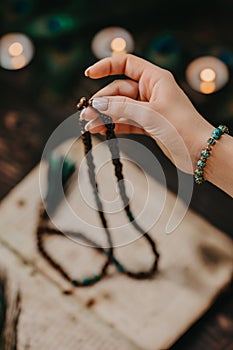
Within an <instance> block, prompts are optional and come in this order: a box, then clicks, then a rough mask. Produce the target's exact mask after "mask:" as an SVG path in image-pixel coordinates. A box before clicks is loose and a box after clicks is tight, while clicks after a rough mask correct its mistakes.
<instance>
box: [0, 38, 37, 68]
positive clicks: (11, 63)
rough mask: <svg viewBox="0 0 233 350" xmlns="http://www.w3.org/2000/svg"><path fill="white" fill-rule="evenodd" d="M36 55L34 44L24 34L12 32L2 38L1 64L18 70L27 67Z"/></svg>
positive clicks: (0, 47) (0, 41) (0, 46)
mask: <svg viewBox="0 0 233 350" xmlns="http://www.w3.org/2000/svg"><path fill="white" fill-rule="evenodd" d="M33 55H34V46H33V44H32V42H31V40H30V39H29V38H28V37H27V36H26V35H24V34H20V33H10V34H6V35H4V36H3V37H2V38H1V39H0V65H1V66H2V67H3V68H5V69H10V70H17V69H21V68H23V67H25V66H26V65H27V64H28V63H29V62H30V61H31V60H32V57H33Z"/></svg>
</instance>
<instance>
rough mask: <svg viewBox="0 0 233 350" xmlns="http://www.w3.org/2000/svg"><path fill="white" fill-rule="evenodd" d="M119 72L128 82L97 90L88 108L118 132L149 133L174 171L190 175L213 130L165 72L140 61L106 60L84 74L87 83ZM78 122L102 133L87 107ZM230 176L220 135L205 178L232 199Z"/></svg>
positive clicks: (230, 153)
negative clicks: (104, 116) (106, 118)
mask: <svg viewBox="0 0 233 350" xmlns="http://www.w3.org/2000/svg"><path fill="white" fill-rule="evenodd" d="M122 74H124V75H125V76H126V77H127V79H125V80H116V81H114V82H112V83H111V84H109V85H107V86H105V87H104V88H103V89H101V90H100V91H98V92H97V93H96V94H95V95H94V96H93V97H92V99H93V106H94V107H95V108H96V109H98V110H99V111H101V112H102V111H103V113H104V114H107V115H110V116H111V117H112V119H113V121H114V122H115V123H116V129H115V131H116V132H117V133H145V134H148V135H150V136H151V137H152V138H154V140H155V141H156V142H157V143H158V145H159V146H160V147H161V149H162V150H163V152H164V153H165V154H166V156H167V157H168V158H169V159H170V160H171V161H172V162H173V163H174V164H175V165H176V166H177V167H178V168H179V169H181V170H182V171H184V172H186V173H190V174H192V173H193V171H194V169H195V168H196V163H197V160H198V159H199V158H200V153H201V150H202V148H203V147H206V145H207V142H206V141H207V139H208V138H209V137H210V136H211V132H212V131H213V129H214V127H213V126H212V125H211V124H210V123H208V122H207V121H206V120H205V119H204V118H203V117H202V116H201V115H200V114H199V113H198V111H197V110H196V109H195V108H194V106H193V105H192V103H191V101H190V100H189V99H188V97H187V96H186V95H185V93H184V92H183V90H182V89H181V88H180V87H179V86H178V85H177V83H176V81H175V79H174V77H173V76H172V74H171V73H170V72H169V71H167V70H164V69H162V68H160V67H157V66H155V65H153V64H152V63H149V62H147V61H145V60H143V59H141V58H139V57H136V56H133V55H129V54H119V55H115V56H113V57H107V58H104V59H102V60H100V61H98V62H97V63H95V64H94V65H93V66H91V67H89V68H88V69H87V70H86V71H85V75H86V76H87V77H89V78H92V79H99V78H103V77H106V76H110V75H111V76H113V75H122ZM100 97H101V98H102V99H100ZM103 107H104V110H103ZM81 118H82V119H85V120H87V121H89V123H88V125H87V127H86V128H87V130H89V131H90V132H92V133H103V132H104V130H105V127H104V125H103V124H102V123H101V121H100V119H99V118H98V113H97V112H96V110H95V109H94V108H92V107H88V108H86V109H85V110H84V111H83V112H82V114H81ZM232 174H233V138H232V137H231V136H229V135H226V134H224V135H222V137H221V139H220V140H219V141H217V143H216V145H215V146H213V150H212V154H211V156H210V158H209V159H208V161H207V164H206V167H205V172H204V175H205V179H206V180H208V181H210V182H212V183H213V184H215V185H216V186H218V187H219V188H221V189H222V190H223V191H225V192H226V193H228V194H229V195H231V196H232V197H233V176H232Z"/></svg>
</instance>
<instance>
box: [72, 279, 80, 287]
mask: <svg viewBox="0 0 233 350" xmlns="http://www.w3.org/2000/svg"><path fill="white" fill-rule="evenodd" d="M71 283H72V284H73V286H75V287H78V286H79V282H78V281H77V280H72V281H71Z"/></svg>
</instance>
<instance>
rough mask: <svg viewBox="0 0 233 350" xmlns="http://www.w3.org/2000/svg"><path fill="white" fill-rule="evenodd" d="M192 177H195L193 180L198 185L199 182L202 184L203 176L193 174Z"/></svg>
mask: <svg viewBox="0 0 233 350" xmlns="http://www.w3.org/2000/svg"><path fill="white" fill-rule="evenodd" d="M194 179H195V182H196V183H197V184H198V185H200V184H202V182H204V178H203V177H199V176H195V177H194Z"/></svg>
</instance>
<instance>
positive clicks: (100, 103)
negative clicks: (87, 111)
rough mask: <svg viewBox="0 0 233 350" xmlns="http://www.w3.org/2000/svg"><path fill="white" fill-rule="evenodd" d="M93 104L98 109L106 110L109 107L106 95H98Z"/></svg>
mask: <svg viewBox="0 0 233 350" xmlns="http://www.w3.org/2000/svg"><path fill="white" fill-rule="evenodd" d="M92 106H93V107H94V108H96V109H97V110H98V111H106V110H107V109H108V99H107V98H106V97H96V98H94V99H93V101H92Z"/></svg>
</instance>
